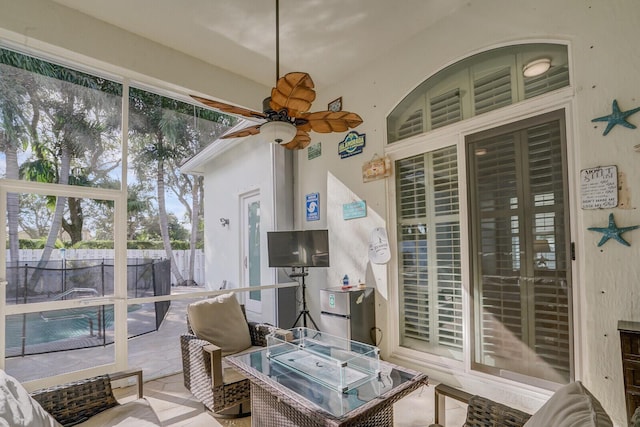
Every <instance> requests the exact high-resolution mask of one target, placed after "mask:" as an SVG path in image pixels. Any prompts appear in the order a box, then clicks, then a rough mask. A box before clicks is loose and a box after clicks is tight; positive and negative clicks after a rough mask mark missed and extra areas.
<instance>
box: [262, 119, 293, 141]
mask: <svg viewBox="0 0 640 427" xmlns="http://www.w3.org/2000/svg"><path fill="white" fill-rule="evenodd" d="M297 132H298V130H297V129H296V127H295V126H294V125H293V124H291V123H289V122H282V121H273V122H267V123H265V124H263V125H262V126H261V127H260V135H262V136H263V137H264V138H265V139H266V140H267V141H269V142H272V143H274V144H287V143H288V142H290V141H291V140H292V139H293V137H294V136H296V133H297Z"/></svg>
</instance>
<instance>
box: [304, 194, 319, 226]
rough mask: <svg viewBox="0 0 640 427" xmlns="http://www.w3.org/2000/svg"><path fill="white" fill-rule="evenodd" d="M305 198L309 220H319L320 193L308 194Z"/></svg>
mask: <svg viewBox="0 0 640 427" xmlns="http://www.w3.org/2000/svg"><path fill="white" fill-rule="evenodd" d="M305 199H306V204H307V206H306V211H307V221H318V220H319V219H320V194H319V193H311V194H307V195H306V196H305Z"/></svg>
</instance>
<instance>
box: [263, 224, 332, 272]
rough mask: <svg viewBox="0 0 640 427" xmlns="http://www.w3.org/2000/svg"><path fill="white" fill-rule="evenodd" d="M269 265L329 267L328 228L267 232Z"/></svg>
mask: <svg viewBox="0 0 640 427" xmlns="http://www.w3.org/2000/svg"><path fill="white" fill-rule="evenodd" d="M267 247H268V251H269V267H329V232H328V230H293V231H269V232H267Z"/></svg>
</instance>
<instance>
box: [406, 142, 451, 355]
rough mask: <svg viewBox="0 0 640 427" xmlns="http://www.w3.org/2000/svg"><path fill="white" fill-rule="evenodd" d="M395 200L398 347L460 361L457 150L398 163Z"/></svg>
mask: <svg viewBox="0 0 640 427" xmlns="http://www.w3.org/2000/svg"><path fill="white" fill-rule="evenodd" d="M396 195H397V201H396V203H397V217H398V228H397V236H398V266H399V276H398V282H399V294H400V301H401V302H400V311H401V314H400V316H401V317H400V322H401V326H400V328H401V331H400V333H401V345H402V346H404V347H408V348H412V349H416V350H421V351H427V352H430V353H434V354H438V355H442V356H447V357H452V358H456V359H461V358H462V344H463V336H462V278H461V265H460V224H459V201H458V166H457V160H456V149H455V146H454V147H447V148H444V149H440V150H437V151H433V152H430V153H426V154H421V155H418V156H414V157H410V158H407V159H402V160H398V161H397V162H396Z"/></svg>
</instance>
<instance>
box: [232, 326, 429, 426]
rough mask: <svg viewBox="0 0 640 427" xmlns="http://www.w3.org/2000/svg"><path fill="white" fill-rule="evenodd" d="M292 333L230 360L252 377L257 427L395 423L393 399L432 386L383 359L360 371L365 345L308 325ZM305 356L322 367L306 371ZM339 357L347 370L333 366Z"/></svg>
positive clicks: (420, 375)
mask: <svg viewBox="0 0 640 427" xmlns="http://www.w3.org/2000/svg"><path fill="white" fill-rule="evenodd" d="M292 331H293V333H294V338H293V339H291V340H289V342H278V341H277V340H276V341H273V340H272V341H271V342H270V343H269V347H267V348H265V349H262V350H257V351H254V352H251V353H245V354H242V355H237V356H235V355H234V356H227V358H226V360H227V361H228V362H229V363H230V364H231V365H232V366H233V367H234V368H236V369H237V370H238V371H240V372H242V373H243V374H244V375H245V376H246V377H247V378H248V379H249V380H250V381H251V417H252V418H251V425H252V426H260V427H269V426H274V427H276V426H278V427H279V426H340V427H344V426H371V427H374V426H375V427H378V426H392V425H393V403H395V402H396V401H398V400H399V399H401V398H402V397H404V396H406V395H407V394H409V393H411V392H412V391H414V390H416V389H418V388H420V387H421V386H423V385H426V384H427V376H426V374H424V373H421V372H417V371H413V370H410V369H407V368H404V367H400V366H397V365H394V364H391V363H388V362H384V361H380V360H377V357H376V358H375V359H376V360H371V361H369V362H368V363H366V364H365V365H366V367H367V369H360V365H362V364H363V361H362V359H363V358H367V357H369V355H368V354H363V353H361V351H362V350H360V348H361V344H360V343H356V342H352V343H349V342H347V341H346V340H342V341H344V342H339V341H335V340H334V339H333V338H334V337H332V336H330V335H327V334H323V333H321V332H318V331H314V330H310V329H307V328H297V329H296V330H292ZM323 335H324V336H323ZM289 338H291V337H289ZM312 339H313V340H312ZM283 341H286V340H283ZM318 342H319V343H320V344H318ZM345 346H346V347H345ZM289 347H290V348H289ZM322 347H324V348H322ZM327 347H328V349H327ZM352 348H354V349H357V350H356V351H351V349H352ZM351 353H353V354H351ZM350 354H351V356H349V355H350ZM376 356H377V355H376ZM287 357H288V359H287ZM304 359H309V360H311V361H312V362H313V363H312V364H313V365H314V366H316V367H317V368H318V369H316V370H314V371H312V372H311V373H309V371H307V370H305V369H300V366H301V365H302V366H306V362H305V363H303V364H301V363H300V361H303V360H304ZM334 359H336V360H338V368H337V369H338V371H344V372H342V373H341V372H336V370H335V369H336V368H334V367H332V366H330V365H331V364H332V363H333V360H334ZM283 360H288V362H285V363H282V361H283ZM316 364H317V365H316ZM368 368H372V372H370V370H369V369H368ZM352 371H354V372H355V373H354V372H352ZM362 372H364V373H362ZM342 374H344V378H346V379H347V380H346V382H345V381H340V380H339V377H340V375H342ZM327 378H331V379H333V381H329V380H327ZM336 384H337V385H336ZM343 385H344V386H343Z"/></svg>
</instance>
